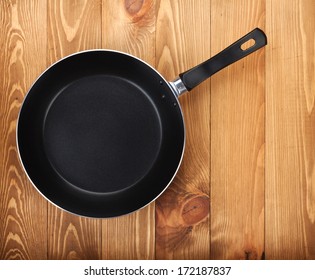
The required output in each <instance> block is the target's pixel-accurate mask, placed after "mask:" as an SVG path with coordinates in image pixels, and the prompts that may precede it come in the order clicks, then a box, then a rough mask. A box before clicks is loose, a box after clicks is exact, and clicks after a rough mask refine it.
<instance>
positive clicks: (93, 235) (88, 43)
mask: <svg viewBox="0 0 315 280" xmlns="http://www.w3.org/2000/svg"><path fill="white" fill-rule="evenodd" d="M100 4H101V3H100V1H98V0H93V1H88V0H77V1H66V0H62V1H59V0H49V2H48V11H49V12H48V63H49V64H51V63H53V62H55V61H56V60H58V59H60V58H62V57H64V56H66V55H69V54H71V53H74V52H77V51H81V50H85V49H92V48H100V47H101V5H100ZM47 238H48V258H49V259H99V258H101V221H100V220H96V219H87V218H81V217H77V216H75V215H72V214H69V213H66V212H64V211H62V210H59V209H57V208H56V207H55V206H53V205H51V204H49V207H48V236H47Z"/></svg>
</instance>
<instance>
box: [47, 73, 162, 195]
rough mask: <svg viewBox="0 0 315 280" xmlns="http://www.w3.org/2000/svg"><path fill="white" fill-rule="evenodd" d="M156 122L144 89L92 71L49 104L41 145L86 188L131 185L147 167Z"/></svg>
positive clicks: (154, 149) (157, 142)
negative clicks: (42, 143) (90, 74)
mask: <svg viewBox="0 0 315 280" xmlns="http://www.w3.org/2000/svg"><path fill="white" fill-rule="evenodd" d="M161 131H162V130H161V123H160V119H159V115H158V112H157V110H156V107H155V106H154V104H153V102H152V101H151V100H150V98H149V97H148V96H147V94H146V93H145V92H144V91H143V90H142V89H141V88H139V87H138V86H137V85H135V84H133V83H131V82H129V81H127V80H125V79H122V78H120V77H115V76H107V75H96V76H90V77H85V78H82V79H79V80H77V81H75V82H73V83H71V84H70V85H68V86H67V87H65V88H64V89H63V90H62V91H61V92H60V93H59V94H58V96H57V97H56V98H55V99H54V101H53V102H52V104H51V105H50V107H49V110H48V112H47V115H46V119H45V124H44V148H45V152H46V155H47V157H48V159H49V161H50V163H51V165H52V166H53V168H54V169H55V171H56V172H57V173H58V174H59V176H61V177H62V178H63V179H64V180H66V181H67V182H69V183H70V184H72V185H73V186H75V187H77V188H80V189H82V190H85V191H90V192H97V193H109V192H115V191H120V190H123V189H125V188H128V187H131V186H132V185H134V184H135V183H137V182H138V181H139V180H141V179H142V178H143V177H144V176H146V174H147V173H148V172H149V171H150V169H151V167H152V166H153V164H154V162H155V160H156V157H157V155H158V153H159V150H160V146H161V138H162V132H161Z"/></svg>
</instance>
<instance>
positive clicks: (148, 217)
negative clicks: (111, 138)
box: [102, 0, 156, 259]
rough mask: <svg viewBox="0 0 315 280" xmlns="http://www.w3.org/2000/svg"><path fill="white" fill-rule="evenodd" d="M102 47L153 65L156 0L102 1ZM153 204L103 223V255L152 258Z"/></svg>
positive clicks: (123, 257)
mask: <svg viewBox="0 0 315 280" xmlns="http://www.w3.org/2000/svg"><path fill="white" fill-rule="evenodd" d="M102 3H103V6H102V15H103V16H102V18H103V25H102V30H103V38H102V47H103V48H106V49H115V50H120V51H124V52H127V53H130V54H133V55H135V56H137V57H139V58H141V59H143V60H144V61H146V62H147V63H149V64H151V65H152V66H155V20H156V19H155V1H154V0H136V1H129V0H125V1H122V0H120V1H110V0H103V2H102ZM154 220H155V219H154V203H151V204H150V205H149V206H147V207H145V208H144V209H141V210H140V211H138V212H136V213H133V214H130V215H127V216H123V217H119V218H114V219H110V220H103V222H102V240H103V243H102V258H104V259H153V258H154V256H155V246H154V242H155V227H154Z"/></svg>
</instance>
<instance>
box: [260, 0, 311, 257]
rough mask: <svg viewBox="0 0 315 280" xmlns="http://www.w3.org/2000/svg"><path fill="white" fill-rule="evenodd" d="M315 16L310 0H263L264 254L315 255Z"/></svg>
mask: <svg viewBox="0 0 315 280" xmlns="http://www.w3.org/2000/svg"><path fill="white" fill-rule="evenodd" d="M275 15H277V16H275ZM314 18H315V3H314V1H283V0H282V1H270V0H268V1H267V32H268V33H269V34H270V35H269V36H270V39H269V41H270V42H272V43H271V44H270V45H269V47H268V49H267V68H266V73H267V80H266V88H267V95H266V146H268V150H267V153H266V257H267V258H268V259H315V238H314V237H315V176H314V174H315V173H314V170H315V149H314V145H315V113H314V97H315V75H314V74H315V73H314V62H315V60H314V57H315V56H314V54H315V49H314V40H315V36H314V30H315V21H314Z"/></svg>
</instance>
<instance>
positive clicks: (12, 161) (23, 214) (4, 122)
mask: <svg viewBox="0 0 315 280" xmlns="http://www.w3.org/2000/svg"><path fill="white" fill-rule="evenodd" d="M45 11H46V1H33V4H32V5H31V6H29V5H28V4H27V3H26V2H25V1H1V2H0V117H1V118H0V134H1V137H0V213H1V215H0V259H43V258H46V256H47V246H46V238H47V221H46V216H47V203H46V201H45V200H44V199H43V198H42V197H41V196H40V195H39V194H38V193H37V191H36V190H35V189H34V188H33V187H32V186H31V184H30V183H29V182H28V180H27V177H26V175H25V173H24V171H23V169H22V167H21V165H20V163H19V160H18V155H17V148H16V136H15V135H16V134H15V132H16V124H17V116H18V113H19V109H20V107H21V104H22V101H23V97H24V95H25V94H26V92H27V90H28V88H29V86H30V85H31V84H32V82H33V80H34V79H35V78H36V76H37V75H39V74H40V72H41V71H42V70H43V69H44V68H45V66H46V48H45V42H46V13H45ZM38 22H40V23H42V24H40V25H38V24H37V23H38Z"/></svg>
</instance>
